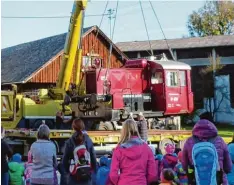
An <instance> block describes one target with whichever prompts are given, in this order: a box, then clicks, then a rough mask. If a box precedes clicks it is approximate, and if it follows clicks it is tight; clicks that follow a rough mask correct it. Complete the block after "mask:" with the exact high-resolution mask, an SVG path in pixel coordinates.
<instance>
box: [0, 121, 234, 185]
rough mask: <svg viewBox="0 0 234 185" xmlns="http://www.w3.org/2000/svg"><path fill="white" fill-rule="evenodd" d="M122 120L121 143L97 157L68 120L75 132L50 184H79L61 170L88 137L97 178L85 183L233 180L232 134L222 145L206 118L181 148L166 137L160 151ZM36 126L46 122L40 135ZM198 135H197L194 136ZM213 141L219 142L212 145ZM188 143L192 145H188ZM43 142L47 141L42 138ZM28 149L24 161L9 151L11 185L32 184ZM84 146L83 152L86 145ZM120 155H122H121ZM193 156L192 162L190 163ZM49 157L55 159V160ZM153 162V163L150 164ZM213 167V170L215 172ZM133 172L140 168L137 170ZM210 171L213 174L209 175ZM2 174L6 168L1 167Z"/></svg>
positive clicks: (78, 125)
mask: <svg viewBox="0 0 234 185" xmlns="http://www.w3.org/2000/svg"><path fill="white" fill-rule="evenodd" d="M126 125H127V126H126ZM126 125H125V127H124V128H123V131H122V138H121V141H122V143H121V142H120V143H119V144H118V146H117V147H116V148H115V149H114V150H113V151H112V153H111V154H109V155H108V156H107V155H105V156H102V157H101V158H100V159H99V160H98V162H96V160H95V159H96V157H95V151H94V149H93V145H92V141H91V139H90V138H89V137H88V135H87V133H86V132H84V131H83V129H84V123H83V122H82V120H80V119H76V120H75V121H74V123H73V125H72V126H73V129H74V130H76V132H77V133H76V134H74V135H73V137H72V138H71V139H70V140H69V142H67V145H66V146H67V147H66V149H65V155H64V156H63V160H62V162H61V163H60V165H58V167H55V168H54V172H53V173H54V175H53V176H54V179H53V185H58V184H61V185H70V184H79V185H80V184H82V183H76V182H74V183H71V182H73V181H71V179H70V181H69V178H71V175H69V177H68V178H67V177H66V175H64V174H66V173H65V172H68V171H69V170H70V169H71V166H69V165H70V164H69V161H68V160H70V158H71V157H72V155H73V154H74V151H75V150H74V147H75V148H76V145H75V143H74V142H81V144H79V145H78V146H82V143H86V144H85V145H86V148H87V146H88V148H87V150H89V152H90V153H91V159H90V161H91V163H92V164H91V166H92V168H93V172H94V179H95V180H90V181H88V183H84V184H85V185H86V184H92V185H121V184H123V185H125V184H126V185H127V184H129V185H138V184H139V182H140V184H142V185H146V184H149V185H159V184H160V185H194V184H199V185H204V184H205V185H211V184H212V185H221V184H222V185H234V138H233V141H232V142H231V143H229V144H228V145H226V144H225V143H224V142H223V140H222V139H221V138H220V137H218V135H217V129H216V128H215V126H214V125H213V124H212V123H211V122H209V121H207V120H201V121H199V122H198V123H197V124H196V125H195V127H194V129H193V136H192V137H191V138H189V139H188V140H187V141H186V143H185V145H184V148H183V149H182V150H181V149H178V148H176V147H175V145H174V144H173V143H168V144H166V145H165V146H164V148H163V152H161V150H160V149H159V148H155V147H154V146H152V145H147V144H146V142H144V141H142V140H141V139H140V136H139V133H138V132H137V131H136V129H137V128H136V126H135V125H134V123H133V121H132V120H129V123H128V122H126ZM43 127H45V128H43ZM40 129H41V133H43V134H45V130H43V129H48V128H47V127H46V126H42V127H40V128H39V135H38V137H39V139H40V138H41V139H42V136H40ZM131 133H133V134H135V135H133V136H130V135H129V134H131ZM47 135H48V136H49V132H48V133H47ZM43 136H44V135H43ZM201 136H203V137H201ZM209 136H212V137H213V138H214V139H213V140H209ZM129 138H130V139H129ZM201 138H203V139H204V138H205V140H204V141H203V140H201ZM196 139H200V140H199V141H197V140H196ZM206 141H209V142H206ZM200 142H203V143H202V145H199V143H200ZM216 142H217V147H216V149H214V148H215V146H216ZM87 143H89V144H87ZM212 143H213V144H212ZM68 144H69V145H68ZM5 145H6V143H4V142H3V140H2V146H3V147H5V148H6V149H4V150H5V153H6V154H5V153H4V152H3V153H2V155H3V154H4V155H8V154H7V151H8V150H7V145H6V146H5ZM73 145H74V146H73ZM190 145H193V146H192V147H190ZM43 146H45V142H44V143H43ZM139 146H142V148H141V149H140V148H139ZM69 147H70V148H69ZM134 147H135V148H134ZM199 147H200V148H199ZM37 148H38V147H36V145H35V147H31V150H32V151H33V150H34V152H35V149H37ZM39 148H41V147H39ZM132 148H134V149H132ZM197 148H198V149H197ZM213 149H214V150H213ZM31 150H30V151H29V152H28V160H27V162H25V163H23V162H22V159H21V155H20V154H18V153H16V154H14V155H12V156H10V155H8V157H9V162H8V168H7V170H8V172H7V173H8V175H9V183H8V184H9V185H32V182H30V179H31V176H32V167H33V166H35V164H34V163H35V161H34V162H33V160H32V151H31ZM70 150H71V151H70ZM77 151H78V150H77ZM82 151H83V152H85V151H84V150H82ZM151 151H152V153H151ZM213 151H215V153H212V152H213ZM37 152H38V151H37ZM126 152H127V153H126ZM8 153H9V152H8ZM42 153H43V152H42ZM112 154H113V157H112ZM203 154H204V155H203ZM208 154H209V155H210V156H211V154H214V155H213V157H216V159H215V160H217V164H216V163H215V164H214V163H213V161H215V160H214V159H213V158H212V157H210V158H204V160H202V159H203V158H202V157H204V156H206V157H207V156H209V155H208ZM151 156H153V157H154V158H152V157H151ZM220 156H221V157H220ZM35 157H37V155H35V153H34V158H35ZM124 157H126V158H125V159H124ZM4 159H5V158H4ZM139 159H140V160H139ZM151 159H152V160H151ZM153 159H154V160H153ZM41 160H42V159H41ZM201 160H202V161H201ZM94 161H95V162H94ZM147 161H150V164H149V163H147ZM152 161H154V162H153V164H151V163H152ZM191 161H192V164H193V165H194V166H191V165H190V163H191ZM52 163H53V164H56V163H54V162H52ZM94 163H95V164H94ZM53 164H52V165H53ZM204 164H207V167H204ZM40 165H41V164H40ZM56 165H57V164H56ZM149 165H150V167H149ZM199 165H200V166H202V165H203V166H202V168H199V167H198V166H199ZM52 167H53V166H52ZM152 167H153V168H155V169H152ZM146 168H147V169H146ZM74 169H75V168H74ZM214 169H215V172H213V171H214ZM57 170H58V171H59V172H60V174H61V178H60V177H58V174H59V173H58V171H57ZM205 170H206V171H205ZM113 171H114V172H113ZM205 172H207V173H205ZM4 173H5V171H4ZM144 173H145V174H144ZM152 173H153V174H152ZM121 174H125V175H124V177H122V178H120V176H121ZM135 174H139V176H138V175H135ZM214 174H215V177H213V176H214ZM2 175H5V174H3V172H2ZM3 177H4V176H3ZM208 178H214V179H215V181H212V179H211V180H210V181H209V182H208ZM73 180H74V179H73ZM134 180H136V181H134ZM131 183H133V184H131ZM136 183H138V184H136ZM2 184H3V185H5V184H6V183H3V181H2ZM6 185H7V184H6ZM51 185H52V184H51ZM82 185H83V184H82Z"/></svg>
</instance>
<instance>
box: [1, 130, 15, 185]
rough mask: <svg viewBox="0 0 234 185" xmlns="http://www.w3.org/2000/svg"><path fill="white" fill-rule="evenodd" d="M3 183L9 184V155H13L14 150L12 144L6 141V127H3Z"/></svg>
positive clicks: (3, 184)
mask: <svg viewBox="0 0 234 185" xmlns="http://www.w3.org/2000/svg"><path fill="white" fill-rule="evenodd" d="M1 134H2V138H1V149H2V151H1V184H2V185H8V184H9V172H8V170H9V167H8V164H7V157H8V158H11V157H12V155H13V151H12V149H11V148H10V146H9V145H8V144H7V143H6V141H4V139H3V137H4V134H5V131H4V128H3V127H1Z"/></svg>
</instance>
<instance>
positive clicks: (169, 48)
mask: <svg viewBox="0 0 234 185" xmlns="http://www.w3.org/2000/svg"><path fill="white" fill-rule="evenodd" d="M149 2H150V5H151V8H152V10H153V12H154V15H155V17H156V19H157V21H158V24H159V27H160V29H161V31H162V34H163V37H164V40H165V41H166V44H167V47H168V50H169V51H170V53H171V56H172V58H173V60H174V61H175V57H174V55H173V52H172V50H171V47H170V46H169V44H168V42H167V38H166V35H165V33H164V31H163V29H162V26H161V23H160V21H159V19H158V16H157V14H156V12H155V10H154V7H153V4H152V2H151V1H150V0H149Z"/></svg>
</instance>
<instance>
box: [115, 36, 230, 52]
mask: <svg viewBox="0 0 234 185" xmlns="http://www.w3.org/2000/svg"><path fill="white" fill-rule="evenodd" d="M167 42H168V44H169V46H170V47H171V48H172V49H190V48H204V47H218V46H234V35H220V36H208V37H191V38H180V39H168V40H167ZM116 45H117V46H118V47H119V48H120V49H121V51H123V52H127V51H144V50H150V47H149V42H148V41H134V42H118V43H116ZM151 45H152V49H153V50H165V49H168V47H167V44H166V41H165V40H151Z"/></svg>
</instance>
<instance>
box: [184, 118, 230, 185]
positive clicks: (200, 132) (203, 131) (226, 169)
mask: <svg viewBox="0 0 234 185" xmlns="http://www.w3.org/2000/svg"><path fill="white" fill-rule="evenodd" d="M192 135H193V136H192V137H190V138H188V139H187V141H186V142H185V144H184V149H183V157H182V166H183V169H184V170H185V171H188V168H190V167H192V166H193V164H194V162H193V160H192V151H193V146H194V145H195V144H196V143H197V142H196V140H198V141H199V142H203V141H210V140H212V143H213V144H214V146H215V148H216V151H217V154H218V162H219V166H220V168H221V170H223V179H222V180H223V185H227V184H228V182H227V175H226V174H228V173H230V172H231V167H232V163H231V159H230V155H229V152H228V149H227V145H226V143H225V142H224V140H223V139H222V138H221V137H220V136H218V130H217V128H216V127H215V125H214V124H213V123H212V122H210V121H209V120H206V119H201V120H200V121H198V122H197V123H196V124H195V126H194V127H193V130H192ZM195 139H196V140H195Z"/></svg>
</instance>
